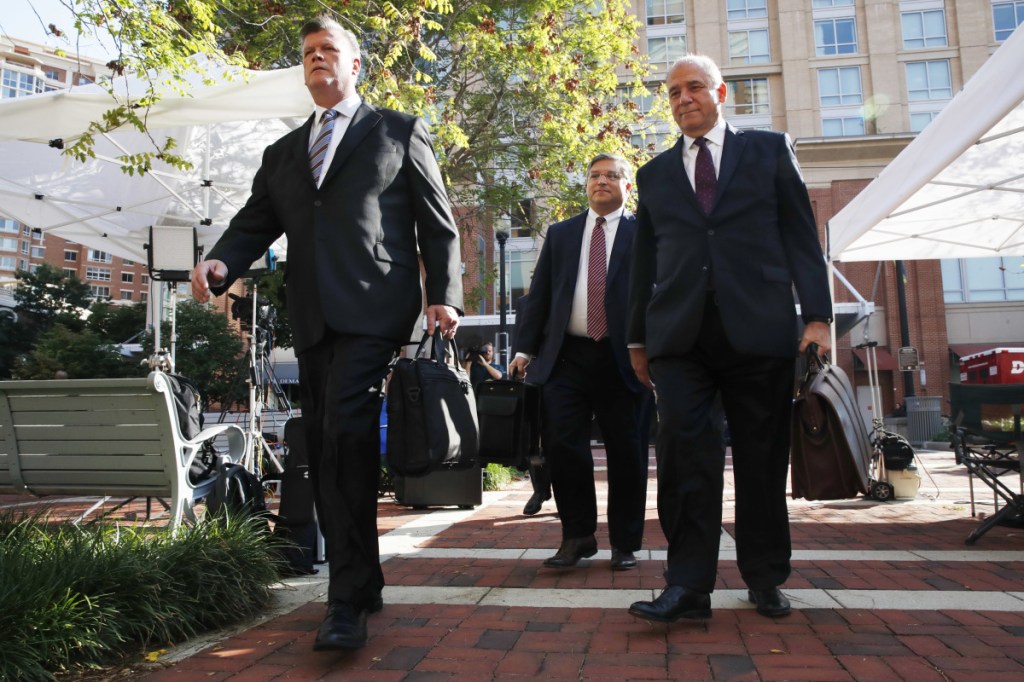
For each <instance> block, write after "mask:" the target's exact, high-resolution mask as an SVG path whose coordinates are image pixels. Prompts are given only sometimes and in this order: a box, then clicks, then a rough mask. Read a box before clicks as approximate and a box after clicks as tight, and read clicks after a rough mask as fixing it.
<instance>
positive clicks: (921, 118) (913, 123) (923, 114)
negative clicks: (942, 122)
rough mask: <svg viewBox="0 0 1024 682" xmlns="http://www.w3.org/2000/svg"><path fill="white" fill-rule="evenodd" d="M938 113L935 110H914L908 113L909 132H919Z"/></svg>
mask: <svg viewBox="0 0 1024 682" xmlns="http://www.w3.org/2000/svg"><path fill="white" fill-rule="evenodd" d="M938 115H939V112H937V111H914V112H911V113H910V132H912V133H919V132H921V131H922V130H924V129H925V126H927V125H928V124H929V123H931V122H932V121H933V120H935V117H936V116H938Z"/></svg>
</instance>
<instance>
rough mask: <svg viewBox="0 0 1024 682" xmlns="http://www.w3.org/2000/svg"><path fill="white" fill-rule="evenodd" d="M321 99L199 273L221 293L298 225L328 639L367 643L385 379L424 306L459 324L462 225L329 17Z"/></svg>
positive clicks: (304, 373) (353, 45) (423, 142)
mask: <svg viewBox="0 0 1024 682" xmlns="http://www.w3.org/2000/svg"><path fill="white" fill-rule="evenodd" d="M301 35H302V54H303V65H304V72H305V80H306V87H307V88H308V89H309V92H310V94H311V95H312V97H313V101H314V103H315V104H316V112H315V114H314V115H313V116H312V117H310V119H309V120H308V121H306V124H305V125H303V126H302V127H300V128H298V129H296V130H295V131H293V132H291V133H289V134H287V135H285V136H284V137H283V138H281V139H280V140H278V141H277V142H275V143H274V144H272V145H270V146H269V147H268V148H267V150H266V152H264V156H263V164H262V166H261V167H260V169H259V170H258V171H257V173H256V176H255V178H254V179H253V187H252V196H251V197H250V198H249V200H248V202H247V203H246V205H245V206H244V207H243V208H242V209H241V210H240V211H239V212H238V214H237V215H236V216H235V218H234V219H233V220H232V221H231V224H230V225H229V227H228V229H227V231H226V232H225V233H224V235H223V236H222V237H221V238H220V240H219V241H218V242H217V244H216V246H214V247H213V249H212V250H211V251H210V253H209V256H208V258H207V260H204V261H203V262H201V263H199V264H198V265H197V266H196V268H195V270H194V271H193V273H192V292H193V295H194V297H195V298H196V299H197V300H199V301H206V300H207V299H208V298H209V295H210V292H211V291H213V292H214V293H217V294H220V293H222V292H223V291H224V290H225V289H227V287H228V286H230V285H231V283H232V282H234V281H235V280H236V279H237V278H238V277H240V276H241V275H242V273H244V272H245V271H246V270H247V269H248V267H249V264H250V263H252V262H254V261H255V260H256V259H257V258H258V257H259V256H260V255H262V254H263V253H264V252H265V251H266V250H267V248H268V247H269V246H270V245H271V244H272V243H273V242H274V240H275V239H277V238H278V237H279V236H281V234H286V235H287V236H288V263H287V275H286V281H287V292H288V293H287V296H288V311H289V318H290V320H291V323H292V327H293V334H294V340H295V352H296V355H297V357H298V361H299V382H300V388H301V395H302V411H303V426H304V428H305V430H306V438H307V443H308V447H309V456H310V471H311V475H312V481H313V487H314V491H315V492H314V497H315V501H316V508H317V515H318V518H319V521H320V526H321V530H322V532H323V535H324V539H325V541H326V546H327V555H328V559H329V562H330V581H329V586H328V593H327V599H328V612H327V618H326V619H325V620H324V623H323V625H321V627H320V629H319V631H318V633H317V638H316V643H315V644H314V649H318V650H320V649H353V648H358V647H362V646H363V645H365V644H366V637H367V635H366V616H367V613H371V612H376V611H379V610H380V609H381V608H382V606H383V601H382V599H381V590H382V588H383V586H384V575H383V572H382V571H381V567H380V558H379V549H378V543H377V477H378V475H379V465H380V453H379V447H380V445H379V444H380V436H379V423H378V416H379V413H380V407H381V401H380V390H381V386H382V383H383V381H384V378H385V376H386V374H387V372H388V365H389V363H390V361H391V359H392V358H393V356H394V354H395V351H396V349H397V348H398V347H400V346H401V345H403V344H405V343H407V342H408V341H409V338H410V335H411V334H412V332H413V330H414V328H415V327H416V325H417V320H418V319H419V318H420V315H421V313H422V300H423V298H422V297H423V293H422V287H421V284H420V263H419V259H418V258H417V250H419V252H420V255H421V256H422V261H423V267H424V270H425V272H426V279H425V288H426V302H427V308H426V318H427V320H426V321H427V331H428V333H430V334H433V333H434V328H435V324H437V325H439V329H440V333H442V334H443V335H444V336H445V337H446V338H451V337H452V336H454V334H455V329H456V327H457V326H458V321H459V318H458V315H459V314H460V311H459V309H460V308H461V307H462V280H461V275H460V271H459V262H460V256H459V236H458V232H457V230H456V227H455V222H454V220H453V218H452V214H451V209H450V207H449V204H448V198H447V194H446V192H445V189H444V186H443V183H442V180H441V174H440V172H439V170H438V167H437V162H436V159H435V157H434V152H433V148H432V146H431V142H430V135H429V133H428V132H427V127H426V125H425V124H424V122H423V121H422V120H421V119H418V118H414V117H412V116H408V115H405V114H400V113H398V112H394V111H390V110H388V109H381V108H377V107H373V106H370V105H367V104H366V103H364V102H362V101H361V99H360V97H359V95H358V94H357V92H356V80H357V78H358V76H359V70H360V64H361V62H360V57H359V44H358V41H357V40H356V37H355V36H354V35H353V34H352V33H350V32H349V31H347V30H345V29H344V28H342V27H341V26H340V25H339V24H338V23H337V22H336V21H334V20H333V19H331V18H330V17H319V18H317V19H314V20H312V21H310V22H308V23H307V24H306V25H305V26H303V28H302V31H301Z"/></svg>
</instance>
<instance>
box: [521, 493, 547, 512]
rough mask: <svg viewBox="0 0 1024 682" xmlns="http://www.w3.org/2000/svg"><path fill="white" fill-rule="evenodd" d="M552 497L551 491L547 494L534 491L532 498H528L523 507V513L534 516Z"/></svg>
mask: <svg viewBox="0 0 1024 682" xmlns="http://www.w3.org/2000/svg"><path fill="white" fill-rule="evenodd" d="M550 499H551V493H548V494H547V495H541V494H540V493H534V494H533V495H531V496H530V499H529V500H527V502H526V506H525V507H523V514H525V515H526V516H533V515H534V514H536V513H537V512H539V511H540V508H541V506H543V504H544V503H545V502H547V501H548V500H550Z"/></svg>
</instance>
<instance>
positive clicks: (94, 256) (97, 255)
mask: <svg viewBox="0 0 1024 682" xmlns="http://www.w3.org/2000/svg"><path fill="white" fill-rule="evenodd" d="M89 260H90V261H91V262H93V263H110V262H111V261H113V260H114V258H113V256H111V255H110V254H109V253H107V252H106V251H97V250H96V249H89Z"/></svg>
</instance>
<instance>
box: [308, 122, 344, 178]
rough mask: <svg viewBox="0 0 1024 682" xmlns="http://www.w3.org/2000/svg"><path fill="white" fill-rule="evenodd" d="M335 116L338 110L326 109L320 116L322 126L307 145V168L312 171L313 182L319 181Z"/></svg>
mask: <svg viewBox="0 0 1024 682" xmlns="http://www.w3.org/2000/svg"><path fill="white" fill-rule="evenodd" d="M337 118H338V112H337V111H335V110H334V109H328V110H327V111H325V112H324V113H323V116H321V117H320V121H321V122H322V123H323V128H321V129H320V134H319V135H317V136H316V140H314V141H313V144H312V145H311V146H310V147H309V168H310V170H311V171H313V182H316V183H319V182H320V171H321V170H323V166H324V159H325V158H327V149H328V148H329V147H330V146H331V133H333V132H334V121H335V119H337Z"/></svg>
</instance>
